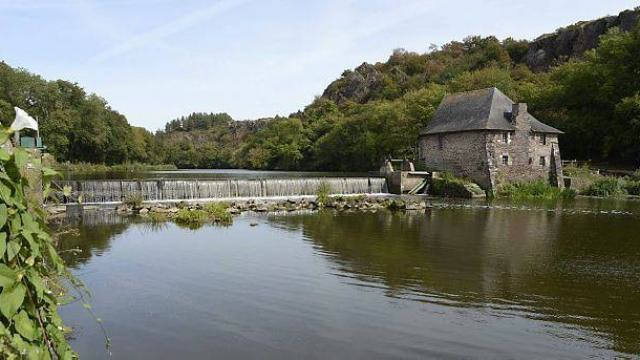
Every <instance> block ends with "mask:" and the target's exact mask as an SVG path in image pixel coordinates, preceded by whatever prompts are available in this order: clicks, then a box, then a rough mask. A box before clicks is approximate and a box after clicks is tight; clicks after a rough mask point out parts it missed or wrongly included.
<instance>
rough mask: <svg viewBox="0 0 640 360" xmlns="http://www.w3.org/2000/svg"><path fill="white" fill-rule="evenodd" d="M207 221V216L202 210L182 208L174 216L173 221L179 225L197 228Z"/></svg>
mask: <svg viewBox="0 0 640 360" xmlns="http://www.w3.org/2000/svg"><path fill="white" fill-rule="evenodd" d="M208 219H209V214H207V212H206V211H204V210H198V209H193V210H190V209H188V208H182V209H180V210H178V212H177V213H176V214H175V215H174V217H173V220H174V221H175V222H176V223H178V224H181V225H187V226H189V227H199V226H201V225H202V224H204V223H205V222H206V221H207V220H208Z"/></svg>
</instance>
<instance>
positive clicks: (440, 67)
mask: <svg viewBox="0 0 640 360" xmlns="http://www.w3.org/2000/svg"><path fill="white" fill-rule="evenodd" d="M639 21H640V7H638V8H636V9H634V10H625V11H623V12H621V13H620V14H618V15H617V16H607V17H604V18H601V19H597V20H592V21H582V22H579V23H576V24H574V25H570V26H567V27H564V28H561V29H558V30H556V31H555V32H554V33H551V34H545V35H542V36H540V37H538V38H537V39H535V40H533V41H530V42H528V41H514V40H511V39H508V40H505V41H502V42H500V41H499V40H498V39H496V38H494V37H488V38H484V39H483V38H476V39H475V40H474V39H473V37H470V39H471V40H467V39H465V40H463V42H456V41H454V42H451V43H449V44H446V45H444V46H442V47H441V49H440V50H436V51H433V52H430V53H426V54H416V53H408V52H399V53H397V52H394V55H392V56H391V57H390V58H389V60H388V61H387V62H385V63H377V64H368V63H363V64H362V65H360V66H358V67H356V68H355V69H353V70H347V71H345V72H343V73H342V76H341V77H340V78H339V79H337V80H335V81H333V82H332V83H331V84H329V86H328V87H327V88H326V89H325V90H324V92H323V94H322V97H324V98H327V99H331V100H333V101H335V102H336V103H337V104H342V103H344V102H345V101H347V100H349V101H353V102H356V103H361V104H362V103H366V102H368V101H370V100H375V99H379V98H388V97H389V96H388V95H389V94H387V93H385V89H387V90H388V89H389V88H390V87H391V88H396V89H399V93H400V94H401V93H403V90H406V89H407V88H409V87H410V86H406V85H413V88H416V86H415V85H416V84H418V86H417V87H421V86H426V85H427V84H428V83H429V82H436V83H442V82H446V81H447V80H448V79H450V78H451V77H452V76H453V74H455V73H456V72H460V71H463V70H477V69H478V68H482V67H484V66H486V65H487V64H490V63H491V61H493V63H496V62H497V63H505V64H506V63H510V62H515V63H522V64H526V65H527V66H528V67H529V68H530V69H531V70H533V71H535V72H541V71H546V70H548V69H549V67H551V66H552V65H554V64H557V63H562V62H564V61H567V60H568V59H571V58H577V57H580V56H582V55H583V54H584V52H585V51H587V50H589V49H593V48H595V47H596V46H597V45H598V42H599V39H600V36H601V35H603V34H606V33H607V32H608V31H609V30H610V29H611V28H613V27H618V28H619V29H620V30H622V31H629V30H631V29H632V28H633V27H634V26H635V25H636V24H637V23H638V22H639ZM492 42H495V44H493V45H496V46H497V47H501V48H502V49H498V50H496V49H495V47H494V48H493V49H490V46H488V47H487V46H486V44H487V43H492ZM483 46H485V50H484V51H485V52H484V54H482V55H480V54H474V51H477V49H478V48H481V47H483ZM505 51H506V52H508V55H506V60H505V59H504V57H501V56H500V54H501V52H505ZM464 54H467V55H468V56H467V58H468V63H465V61H467V60H464V59H463V58H464V56H463V55H464ZM487 54H489V55H488V56H487ZM492 54H493V55H492ZM492 56H494V57H493V58H492ZM394 57H395V59H394ZM483 57H486V60H487V61H485V62H482V61H479V60H478V59H481V58H483ZM460 59H463V60H460ZM473 62H475V63H473ZM471 63H473V64H471Z"/></svg>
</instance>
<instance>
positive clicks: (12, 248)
mask: <svg viewBox="0 0 640 360" xmlns="http://www.w3.org/2000/svg"><path fill="white" fill-rule="evenodd" d="M9 136H10V133H9V132H8V131H7V130H6V129H3V128H0V144H5V143H6V142H7V140H8V138H9ZM28 162H29V154H28V153H27V152H26V151H25V150H23V149H20V148H16V149H14V150H13V151H12V152H11V153H10V152H9V151H7V150H5V149H4V148H0V199H1V201H0V289H2V291H1V292H0V357H2V358H3V359H5V358H6V359H18V358H20V359H21V358H26V359H73V358H76V357H77V355H76V354H75V353H74V352H73V350H72V349H71V347H70V345H69V343H68V342H67V340H66V337H65V335H66V334H67V333H68V331H69V329H68V328H66V327H65V326H64V324H63V322H62V319H61V318H60V316H59V315H58V311H57V310H58V305H59V302H60V301H61V296H62V294H63V293H64V292H63V288H62V286H61V285H60V281H61V280H62V279H67V280H68V281H69V283H70V284H72V285H76V284H77V285H79V283H78V282H77V281H76V280H75V279H74V278H73V276H71V274H70V273H69V271H68V270H67V269H66V267H65V265H64V262H63V261H62V259H61V258H60V256H59V255H58V253H57V251H56V248H55V247H54V242H53V239H52V237H51V235H50V234H49V232H48V230H47V226H46V224H45V216H44V212H43V211H42V210H41V209H40V208H39V207H38V206H30V205H29V201H28V200H27V196H26V195H25V188H27V187H28V185H29V184H28V180H27V179H26V178H25V177H24V176H23V174H21V172H20V170H21V169H23V168H24V167H25V166H26V165H27V163H28ZM53 174H54V172H53V171H51V170H44V171H43V178H44V183H45V191H47V190H48V185H47V183H48V180H49V179H50V177H51V176H52V175H53ZM45 195H46V194H45Z"/></svg>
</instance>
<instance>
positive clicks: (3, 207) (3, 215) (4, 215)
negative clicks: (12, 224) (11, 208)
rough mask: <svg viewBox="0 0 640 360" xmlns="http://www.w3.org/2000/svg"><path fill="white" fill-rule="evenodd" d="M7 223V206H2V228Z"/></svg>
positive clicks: (0, 221) (0, 217) (0, 208)
mask: <svg viewBox="0 0 640 360" xmlns="http://www.w3.org/2000/svg"><path fill="white" fill-rule="evenodd" d="M6 223H7V205H5V204H0V228H1V227H3V226H4V224H6Z"/></svg>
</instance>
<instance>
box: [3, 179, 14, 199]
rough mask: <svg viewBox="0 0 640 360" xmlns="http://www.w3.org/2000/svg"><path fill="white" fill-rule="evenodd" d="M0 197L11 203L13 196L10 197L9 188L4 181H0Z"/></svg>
mask: <svg viewBox="0 0 640 360" xmlns="http://www.w3.org/2000/svg"><path fill="white" fill-rule="evenodd" d="M0 198H2V200H4V202H6V203H7V204H13V201H14V200H13V198H11V189H10V188H9V187H8V186H7V185H6V184H5V183H4V181H0Z"/></svg>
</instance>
